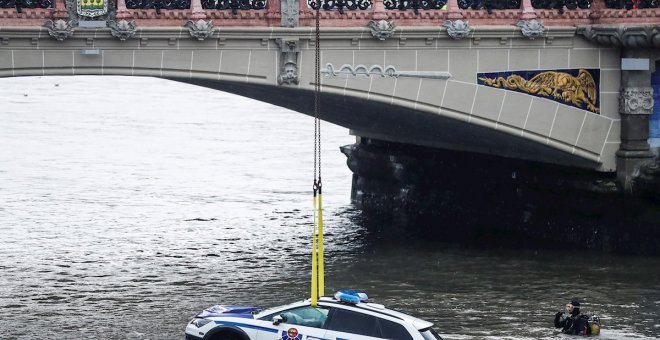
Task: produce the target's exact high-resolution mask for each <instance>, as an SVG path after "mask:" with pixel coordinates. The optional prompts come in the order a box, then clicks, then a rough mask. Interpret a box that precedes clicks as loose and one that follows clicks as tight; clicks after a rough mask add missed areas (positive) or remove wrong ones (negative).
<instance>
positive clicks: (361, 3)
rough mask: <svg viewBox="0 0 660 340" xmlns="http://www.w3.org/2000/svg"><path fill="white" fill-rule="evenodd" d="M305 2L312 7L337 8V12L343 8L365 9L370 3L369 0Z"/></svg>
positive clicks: (317, 0) (312, 0) (342, 10)
mask: <svg viewBox="0 0 660 340" xmlns="http://www.w3.org/2000/svg"><path fill="white" fill-rule="evenodd" d="M307 4H308V5H309V7H311V8H312V9H317V8H319V6H321V8H323V9H325V10H330V9H337V10H339V13H344V9H348V10H357V9H359V10H365V9H368V8H369V7H371V5H372V3H371V0H307Z"/></svg>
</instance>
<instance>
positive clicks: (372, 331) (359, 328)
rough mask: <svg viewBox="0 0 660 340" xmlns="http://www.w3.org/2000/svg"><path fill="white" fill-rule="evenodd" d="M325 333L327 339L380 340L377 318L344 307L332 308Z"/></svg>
mask: <svg viewBox="0 0 660 340" xmlns="http://www.w3.org/2000/svg"><path fill="white" fill-rule="evenodd" d="M326 328H327V329H328V331H327V332H326V333H325V337H326V339H327V340H380V339H381V338H380V327H379V325H378V318H376V317H375V316H373V315H370V314H366V313H361V312H357V311H353V310H349V309H344V308H334V309H333V311H332V314H331V315H330V318H329V320H328V324H327V325H326Z"/></svg>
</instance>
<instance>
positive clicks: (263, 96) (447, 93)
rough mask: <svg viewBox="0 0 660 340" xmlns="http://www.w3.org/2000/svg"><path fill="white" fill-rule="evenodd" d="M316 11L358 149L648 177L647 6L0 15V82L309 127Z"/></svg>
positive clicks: (224, 3)
mask: <svg viewBox="0 0 660 340" xmlns="http://www.w3.org/2000/svg"><path fill="white" fill-rule="evenodd" d="M319 5H320V6H322V9H321V20H320V25H321V51H322V53H321V60H320V63H321V68H322V72H323V76H322V77H321V84H322V91H323V96H322V107H323V111H322V114H321V115H322V119H324V120H327V121H330V122H333V123H336V124H339V125H342V126H345V127H347V128H349V129H350V130H351V132H352V133H353V134H355V135H356V136H359V137H363V138H368V139H376V140H383V141H389V142H396V143H405V144H413V145H420V146H427V147H433V148H441V149H449V150H459V151H468V152H477V153H484V154H489V155H496V156H504V157H508V158H515V159H524V160H531V161H538V162H544V163H550V164H559V165H565V166H570V167H578V168H584V169H589V170H593V171H599V172H606V173H607V172H616V173H617V177H618V183H619V185H620V187H621V188H623V189H624V190H625V191H627V192H633V191H634V190H635V187H636V186H635V185H634V183H635V181H636V180H638V179H639V178H640V176H641V177H644V176H646V175H647V174H648V173H650V172H649V171H651V172H652V170H653V169H656V168H657V164H656V163H655V162H654V160H653V153H652V152H651V149H650V146H649V144H648V142H647V140H648V138H649V131H650V129H651V122H652V120H651V119H650V117H651V114H652V112H653V87H652V84H651V78H652V73H653V72H654V70H655V68H656V63H657V61H658V60H659V59H660V53H659V52H658V51H660V50H659V49H658V47H660V9H659V8H658V2H657V1H655V0H522V1H521V0H448V1H446V2H445V0H430V1H420V0H373V1H372V0H336V1H329V0H323V1H322V2H321V1H320V2H315V1H311V0H310V2H309V3H307V2H304V1H299V0H281V1H279V0H243V1H239V0H116V2H107V1H106V0H78V1H75V0H66V1H62V0H0V76H2V77H16V76H48V75H125V76H153V77H160V78H166V79H172V80H177V81H182V82H187V83H191V84H197V85H201V86H205V87H209V88H215V89H219V90H222V91H227V92H232V93H236V94H240V95H243V96H247V97H251V98H254V99H257V100H260V101H264V102H269V103H272V104H275V105H279V106H283V107H287V108H291V109H293V110H296V111H299V112H303V113H310V112H312V109H311V108H312V97H313V96H312V91H313V88H314V81H315V80H314V79H315V78H314V45H315V40H314V38H315V37H314V9H313V7H314V6H319ZM145 90H146V91H148V89H145ZM219 110H221V108H219ZM647 170H648V171H647ZM637 187H638V186H637Z"/></svg>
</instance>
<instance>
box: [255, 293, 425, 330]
mask: <svg viewBox="0 0 660 340" xmlns="http://www.w3.org/2000/svg"><path fill="white" fill-rule="evenodd" d="M319 302H320V303H321V304H322V305H326V306H328V305H333V306H339V307H340V308H342V307H343V308H347V309H353V310H358V311H359V310H367V311H369V312H372V313H376V314H381V315H386V316H389V317H392V318H395V319H399V320H402V321H404V322H405V323H408V324H412V326H413V327H415V328H416V329H418V330H422V329H426V328H429V327H432V326H433V323H431V322H428V321H425V320H422V319H419V318H416V317H414V316H411V315H408V314H404V313H401V312H397V311H395V310H391V309H388V308H386V307H385V306H383V305H379V304H375V303H368V302H360V303H357V304H347V303H343V302H339V301H338V300H337V299H335V298H334V297H329V296H324V297H321V298H320V299H319ZM310 304H311V299H307V300H302V301H297V302H294V303H290V304H287V305H281V306H277V307H273V308H268V309H265V310H263V311H261V312H260V313H259V314H257V315H255V318H257V319H258V318H261V317H263V316H266V315H268V314H271V313H275V312H276V311H278V310H285V309H289V308H295V307H302V306H309V305H310Z"/></svg>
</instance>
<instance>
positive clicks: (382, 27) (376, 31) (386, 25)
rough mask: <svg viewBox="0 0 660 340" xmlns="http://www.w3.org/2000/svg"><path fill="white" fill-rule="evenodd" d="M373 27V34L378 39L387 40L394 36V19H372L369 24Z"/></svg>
mask: <svg viewBox="0 0 660 340" xmlns="http://www.w3.org/2000/svg"><path fill="white" fill-rule="evenodd" d="M368 27H369V28H370V29H371V35H372V36H373V37H374V38H376V39H378V40H381V41H382V40H385V39H388V38H391V37H392V36H394V27H396V26H395V25H394V22H393V21H387V20H380V21H375V20H372V21H370V22H369V26H368Z"/></svg>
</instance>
